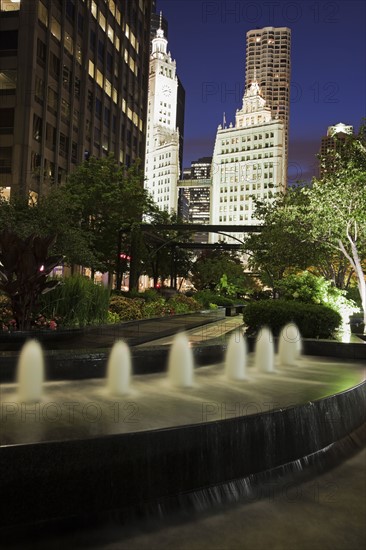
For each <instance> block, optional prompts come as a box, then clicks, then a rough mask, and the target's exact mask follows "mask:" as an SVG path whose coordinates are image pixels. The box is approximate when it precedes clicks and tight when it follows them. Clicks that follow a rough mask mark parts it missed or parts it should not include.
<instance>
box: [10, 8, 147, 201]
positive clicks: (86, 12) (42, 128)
mask: <svg viewBox="0 0 366 550" xmlns="http://www.w3.org/2000/svg"><path fill="white" fill-rule="evenodd" d="M150 17H151V0H132V1H131V0H128V1H127V0H108V1H106V0H78V1H77V0H32V1H26V0H19V1H16V2H14V0H1V39H0V63H1V66H0V94H1V107H0V187H3V188H5V192H6V193H9V192H10V190H11V192H13V191H15V192H16V193H20V194H26V193H28V192H29V191H31V192H34V193H35V194H42V193H46V192H47V190H48V189H49V188H50V187H51V186H53V185H57V184H60V183H62V182H63V181H64V179H65V176H66V174H68V173H70V172H71V171H72V170H73V168H74V167H75V166H76V165H77V164H79V163H80V162H82V161H83V160H84V159H87V158H88V157H89V156H91V155H93V156H96V157H103V156H105V155H107V154H109V153H113V154H114V155H115V157H116V159H117V160H118V161H119V162H120V163H123V164H125V165H130V164H131V163H132V162H134V161H135V160H136V159H137V158H140V159H142V161H144V154H145V120H146V108H147V89H148V61H149V38H150Z"/></svg>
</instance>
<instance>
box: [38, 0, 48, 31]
mask: <svg viewBox="0 0 366 550" xmlns="http://www.w3.org/2000/svg"><path fill="white" fill-rule="evenodd" d="M38 19H39V20H40V22H41V23H43V24H44V25H45V26H46V27H48V9H47V8H46V6H45V5H44V4H42V2H40V3H39V4H38Z"/></svg>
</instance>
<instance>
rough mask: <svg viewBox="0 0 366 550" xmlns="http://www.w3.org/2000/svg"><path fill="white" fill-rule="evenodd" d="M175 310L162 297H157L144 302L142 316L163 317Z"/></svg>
mask: <svg viewBox="0 0 366 550" xmlns="http://www.w3.org/2000/svg"><path fill="white" fill-rule="evenodd" d="M174 313H175V311H173V309H172V308H171V307H169V306H168V304H167V303H166V301H165V299H164V298H157V299H156V300H154V301H149V302H145V304H144V306H143V316H144V317H146V318H148V317H165V316H166V315H172V314H174Z"/></svg>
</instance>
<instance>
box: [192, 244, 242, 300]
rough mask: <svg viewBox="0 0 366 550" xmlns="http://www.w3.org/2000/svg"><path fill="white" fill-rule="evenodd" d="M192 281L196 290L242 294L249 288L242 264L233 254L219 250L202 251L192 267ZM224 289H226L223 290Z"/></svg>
mask: <svg viewBox="0 0 366 550" xmlns="http://www.w3.org/2000/svg"><path fill="white" fill-rule="evenodd" d="M192 282H193V284H194V286H195V288H196V289H197V290H205V289H208V290H211V291H214V290H217V289H218V288H221V291H222V292H223V293H225V291H226V290H227V289H230V293H234V294H244V293H245V291H246V290H248V288H251V286H252V285H251V282H250V281H248V277H247V276H246V275H245V273H244V270H243V265H242V263H241V261H240V260H239V258H237V257H236V256H235V255H234V254H230V253H229V252H225V251H221V250H209V251H205V252H203V253H202V254H201V255H200V256H199V257H198V258H197V260H196V261H195V262H194V264H193V267H192ZM225 289H226V290H225Z"/></svg>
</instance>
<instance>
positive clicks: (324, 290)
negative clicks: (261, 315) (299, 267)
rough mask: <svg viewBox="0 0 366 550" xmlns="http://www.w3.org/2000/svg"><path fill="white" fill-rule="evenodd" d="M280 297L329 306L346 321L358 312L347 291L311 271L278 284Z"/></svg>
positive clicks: (291, 276) (288, 277)
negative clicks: (347, 295)
mask: <svg viewBox="0 0 366 550" xmlns="http://www.w3.org/2000/svg"><path fill="white" fill-rule="evenodd" d="M277 289H278V291H279V293H280V297H281V298H283V299H285V300H297V301H299V302H305V303H309V304H321V305H324V306H328V307H330V308H331V309H334V311H337V312H338V313H340V314H341V315H342V316H343V317H344V318H345V319H346V318H348V317H349V316H350V315H351V314H352V313H354V312H355V311H357V306H356V304H355V303H354V302H353V301H352V300H349V299H347V298H346V291H344V290H340V289H339V288H336V287H335V286H333V285H332V283H331V281H327V280H326V279H324V277H317V276H316V275H313V274H312V273H310V272H309V271H303V272H302V273H299V274H297V275H288V276H287V277H284V278H283V279H282V280H281V281H279V282H278V285H277Z"/></svg>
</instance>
